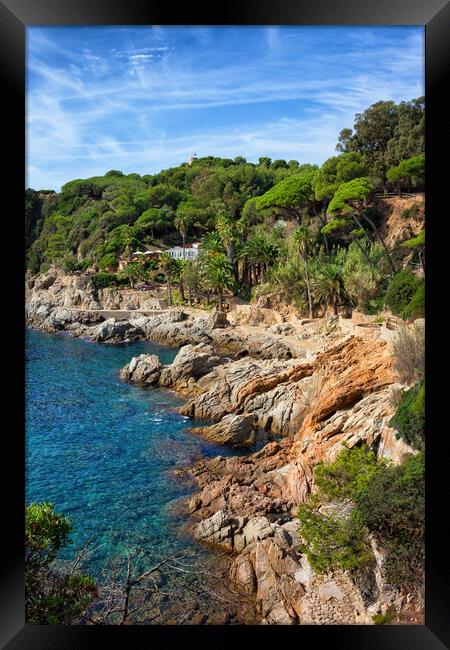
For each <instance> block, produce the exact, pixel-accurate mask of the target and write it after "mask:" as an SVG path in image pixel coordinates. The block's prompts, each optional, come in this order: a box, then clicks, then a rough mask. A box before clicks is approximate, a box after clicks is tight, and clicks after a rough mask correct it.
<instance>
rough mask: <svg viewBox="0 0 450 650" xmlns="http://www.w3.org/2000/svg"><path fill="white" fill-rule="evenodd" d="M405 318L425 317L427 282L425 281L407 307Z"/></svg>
mask: <svg viewBox="0 0 450 650" xmlns="http://www.w3.org/2000/svg"><path fill="white" fill-rule="evenodd" d="M404 316H405V318H408V319H415V318H423V317H424V316H425V282H424V281H423V280H422V281H421V283H420V284H419V285H418V287H417V289H416V290H415V292H414V295H413V297H412V298H411V300H410V301H409V303H408V305H407V306H406V307H405V310H404Z"/></svg>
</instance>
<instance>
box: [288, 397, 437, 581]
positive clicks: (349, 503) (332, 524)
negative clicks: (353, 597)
mask: <svg viewBox="0 0 450 650" xmlns="http://www.w3.org/2000/svg"><path fill="white" fill-rule="evenodd" d="M419 401H420V400H419ZM415 408H416V410H417V412H420V409H421V405H420V404H418V405H417V407H415ZM424 470H425V466H424V456H423V453H419V454H417V455H410V456H408V457H407V458H406V460H405V461H404V462H403V464H402V465H399V466H393V465H392V464H389V463H388V462H387V461H385V460H380V459H378V460H377V459H376V457H375V455H374V454H373V453H372V452H369V451H368V450H367V448H365V447H362V448H360V449H358V448H353V449H351V450H350V449H344V450H343V451H342V452H341V453H340V454H339V455H338V457H337V458H336V460H335V461H333V462H332V463H328V464H327V465H320V466H318V467H317V468H316V471H315V479H316V485H317V487H318V492H317V494H314V495H311V496H310V497H309V498H308V500H307V501H306V502H305V503H304V504H302V505H301V506H300V508H299V511H298V518H299V520H300V535H301V537H302V538H303V540H304V545H303V546H302V549H301V550H302V551H303V552H304V553H305V554H306V555H307V557H308V560H309V561H310V563H311V566H312V567H313V568H314V569H315V570H316V571H317V572H319V573H323V572H324V571H327V570H328V569H333V568H341V569H349V570H353V569H356V568H357V567H359V566H361V565H364V564H367V563H369V562H371V561H373V555H372V552H371V550H370V545H369V541H368V540H369V533H371V534H372V535H374V536H375V538H376V539H377V540H378V542H379V544H380V545H381V546H382V547H383V548H384V549H386V559H385V565H384V566H385V569H386V573H385V576H386V580H387V581H388V582H389V583H390V584H392V585H395V586H402V587H407V588H413V589H416V588H421V587H422V586H423V559H424V545H423V534H424V514H425V513H424V509H425V508H424V507H425V500H424ZM330 498H332V499H333V503H332V504H330V503H328V504H327V501H329V499H330ZM338 513H340V516H338Z"/></svg>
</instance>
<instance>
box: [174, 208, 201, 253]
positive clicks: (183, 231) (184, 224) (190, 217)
mask: <svg viewBox="0 0 450 650" xmlns="http://www.w3.org/2000/svg"><path fill="white" fill-rule="evenodd" d="M196 215H197V208H196V206H195V204H194V203H192V202H188V201H183V202H182V203H180V204H179V206H178V208H177V211H176V217H175V220H174V226H175V228H177V229H178V232H179V233H180V235H181V238H182V240H183V248H184V247H185V245H186V237H187V233H188V230H189V227H190V226H191V224H192V223H193V222H194V221H195V218H196Z"/></svg>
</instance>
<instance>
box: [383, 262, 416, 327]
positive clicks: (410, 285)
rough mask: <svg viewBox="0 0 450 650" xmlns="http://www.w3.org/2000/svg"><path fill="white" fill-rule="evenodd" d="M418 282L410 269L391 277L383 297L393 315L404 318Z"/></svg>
mask: <svg viewBox="0 0 450 650" xmlns="http://www.w3.org/2000/svg"><path fill="white" fill-rule="evenodd" d="M420 282H421V281H420V280H419V279H418V278H416V276H415V275H414V274H413V273H412V272H411V270H410V269H405V270H403V271H400V272H399V273H396V274H395V275H394V276H393V278H392V279H391V281H390V282H389V285H388V288H387V291H386V295H385V297H384V302H385V304H386V305H387V306H388V307H389V309H390V310H391V311H392V313H393V314H395V315H396V316H400V317H401V318H405V312H406V311H407V308H408V305H409V303H410V301H411V299H412V297H413V296H414V294H415V292H416V289H417V288H418V285H419V284H420Z"/></svg>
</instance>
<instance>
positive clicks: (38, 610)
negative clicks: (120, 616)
mask: <svg viewBox="0 0 450 650" xmlns="http://www.w3.org/2000/svg"><path fill="white" fill-rule="evenodd" d="M71 530H72V524H71V522H70V520H69V519H68V518H67V517H66V516H65V515H62V514H59V513H56V512H55V510H54V506H53V505H52V504H51V503H32V504H30V505H29V506H27V508H26V511H25V607H26V622H27V623H28V624H36V625H53V624H70V623H73V622H75V621H76V620H77V619H78V618H79V617H80V616H81V614H82V613H83V612H84V611H85V610H86V608H87V607H88V606H89V605H90V604H91V602H92V601H93V599H94V597H95V596H96V593H97V591H96V586H95V583H94V580H93V579H92V577H91V576H89V575H85V574H82V573H79V572H75V570H73V569H69V570H67V571H65V572H64V571H58V570H57V569H56V568H55V567H54V566H53V563H54V561H55V559H56V558H57V554H58V551H59V550H60V549H61V548H62V547H64V546H66V545H67V543H68V542H69V535H70V532H71Z"/></svg>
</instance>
